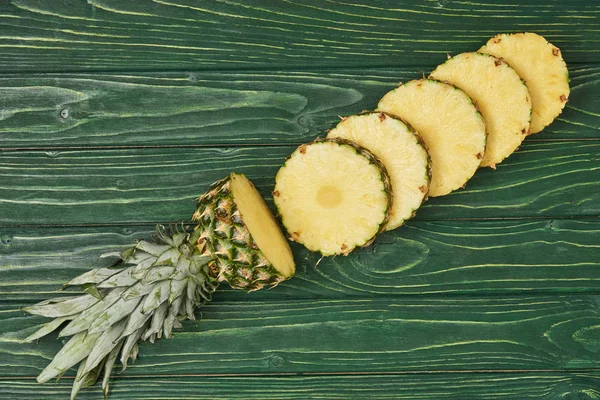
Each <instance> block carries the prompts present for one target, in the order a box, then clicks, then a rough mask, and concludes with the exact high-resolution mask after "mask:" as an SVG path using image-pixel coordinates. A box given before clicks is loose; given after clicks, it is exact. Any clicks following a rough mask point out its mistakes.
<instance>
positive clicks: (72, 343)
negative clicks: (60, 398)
mask: <svg viewBox="0 0 600 400" xmlns="http://www.w3.org/2000/svg"><path fill="white" fill-rule="evenodd" d="M99 337H100V334H91V335H88V334H87V332H80V333H78V334H76V335H75V336H73V337H72V338H71V339H70V340H69V341H68V342H67V343H66V344H65V345H64V346H63V348H62V349H60V351H59V352H58V353H56V355H55V356H54V358H53V359H52V362H50V364H48V366H47V367H46V368H44V370H43V371H42V372H41V373H40V374H39V375H38V377H37V381H38V382H39V383H44V382H47V381H49V380H50V379H52V378H54V377H56V376H59V375H61V374H63V373H64V372H65V371H66V370H68V369H69V368H71V367H72V366H73V365H75V364H77V363H78V362H80V361H81V360H83V359H84V358H86V357H87V356H88V354H90V352H91V351H92V348H93V347H94V344H95V343H96V340H97V339H98V338H99Z"/></svg>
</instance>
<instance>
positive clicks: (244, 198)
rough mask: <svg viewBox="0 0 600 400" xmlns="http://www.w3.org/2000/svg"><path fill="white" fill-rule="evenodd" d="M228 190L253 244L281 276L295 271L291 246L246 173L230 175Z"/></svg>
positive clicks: (286, 275) (290, 274)
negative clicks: (229, 188)
mask: <svg viewBox="0 0 600 400" xmlns="http://www.w3.org/2000/svg"><path fill="white" fill-rule="evenodd" d="M231 193H232V195H233V201H234V202H235V204H236V205H237V209H238V210H239V212H240V216H241V219H242V221H244V223H245V225H246V227H247V228H248V231H249V232H250V235H251V236H252V238H253V239H254V242H255V243H256V246H257V247H258V248H259V249H260V250H261V251H262V252H263V254H264V256H265V258H266V259H267V260H268V261H269V262H270V263H271V264H272V265H273V268H275V270H276V271H278V272H279V273H280V274H281V275H282V276H283V277H285V278H290V277H292V276H293V275H294V273H295V272H296V266H295V264H294V255H293V254H292V249H291V248H290V245H289V243H288V241H287V239H286V238H285V236H284V235H283V232H282V230H281V228H280V227H279V224H278V223H277V221H276V220H275V217H274V216H273V213H272V212H271V210H269V207H268V206H267V203H265V200H264V199H263V198H262V196H261V195H260V193H259V192H258V190H256V188H255V187H254V184H252V182H250V180H249V179H248V178H246V176H245V175H242V174H231Z"/></svg>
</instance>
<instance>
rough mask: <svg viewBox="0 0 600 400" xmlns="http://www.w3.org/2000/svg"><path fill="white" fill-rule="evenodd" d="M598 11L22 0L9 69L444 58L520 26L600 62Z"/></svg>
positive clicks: (8, 47)
mask: <svg viewBox="0 0 600 400" xmlns="http://www.w3.org/2000/svg"><path fill="white" fill-rule="evenodd" d="M599 16H600V8H599V7H598V5H597V4H595V3H590V2H589V1H585V0H573V1H570V2H569V3H568V4H565V3H564V2H562V1H560V0H549V1H546V2H544V3H542V4H541V3H539V2H537V1H535V0H528V1H520V2H518V3H496V2H494V3H489V4H486V3H485V2H476V3H473V2H466V1H448V0H429V1H426V2H422V1H417V0H410V1H409V0H404V1H402V2H400V3H392V4H390V3H388V2H385V1H361V2H338V1H327V2H322V1H319V0H304V1H300V2H297V1H293V2H292V1H283V0H278V1H271V2H268V3H265V2H264V1H261V0H253V1H235V0H232V1H214V2H204V3H203V4H198V3H197V2H196V1H194V0H153V1H150V0H144V1H135V2H122V1H119V0H88V1H85V2H84V1H81V0H63V1H60V2H47V1H45V0H12V1H3V2H2V3H0V27H1V31H2V35H1V36H0V46H1V47H2V50H3V51H2V53H0V54H1V56H0V70H2V71H4V72H14V71H15V64H17V65H18V70H19V71H42V72H50V71H65V70H67V71H81V70H121V71H126V70H140V69H145V70H167V69H183V68H187V69H192V68H194V69H218V70H222V69H239V68H249V67H252V68H274V67H286V68H325V67H331V66H334V67H338V66H373V65H380V66H394V67H396V66H406V65H422V64H431V66H434V65H435V64H436V63H439V61H440V60H441V59H443V57H444V56H445V55H446V53H448V52H450V53H459V52H463V51H474V50H476V49H478V48H479V47H480V46H481V45H482V44H484V43H485V42H486V41H487V40H488V39H489V38H490V37H492V36H494V35H495V34H497V33H503V32H515V31H517V32H519V31H532V32H538V33H540V34H542V35H544V36H546V37H547V38H548V39H549V40H550V41H551V42H553V43H554V44H556V45H557V46H559V47H562V49H563V52H564V54H565V57H566V60H567V62H569V63H570V62H600V53H599V52H598V48H597V41H598V31H597V29H596V27H597V23H598V18H599ZM575 25H576V26H577V29H573V26H575Z"/></svg>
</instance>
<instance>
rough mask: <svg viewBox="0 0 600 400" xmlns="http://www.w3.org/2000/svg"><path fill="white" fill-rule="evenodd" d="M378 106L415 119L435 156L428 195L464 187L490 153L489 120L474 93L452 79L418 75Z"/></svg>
mask: <svg viewBox="0 0 600 400" xmlns="http://www.w3.org/2000/svg"><path fill="white" fill-rule="evenodd" d="M377 108H378V111H383V112H386V113H389V114H392V115H396V116H398V117H400V118H402V119H403V120H405V121H407V122H408V123H409V124H411V125H412V126H413V127H414V128H415V129H416V131H417V132H419V134H420V135H421V137H422V138H423V141H424V142H425V145H426V146H427V149H428V151H429V155H430V156H431V174H432V176H431V186H430V188H429V196H433V197H435V196H443V195H445V194H448V193H450V192H452V191H453V190H456V189H458V188H460V187H464V185H465V184H466V183H467V181H468V180H469V179H470V178H471V176H473V174H474V173H475V171H476V170H477V168H478V167H479V164H480V163H481V160H482V159H483V157H484V153H485V143H486V132H485V123H484V121H483V118H482V117H481V114H480V113H479V111H478V110H477V107H476V106H475V105H474V104H473V101H472V100H471V98H470V97H469V96H468V95H467V94H465V92H463V91H462V90H460V89H458V88H456V87H455V86H452V85H451V84H448V83H445V82H440V81H437V80H433V79H419V80H414V81H410V82H408V83H406V84H405V85H401V86H400V87H398V88H396V89H394V90H392V91H391V92H388V93H387V94H386V95H385V96H384V97H383V98H382V99H381V100H380V101H379V105H378V107H377Z"/></svg>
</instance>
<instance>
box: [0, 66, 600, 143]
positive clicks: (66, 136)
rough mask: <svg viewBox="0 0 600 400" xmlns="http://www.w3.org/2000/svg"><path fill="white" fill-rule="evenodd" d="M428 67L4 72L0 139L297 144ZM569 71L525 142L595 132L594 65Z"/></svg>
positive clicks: (599, 81) (598, 75)
mask: <svg viewBox="0 0 600 400" xmlns="http://www.w3.org/2000/svg"><path fill="white" fill-rule="evenodd" d="M433 66H434V64H432V65H431V66H422V67H415V68H394V69H389V68H378V69H364V70H363V69H361V70H356V69H341V68H338V69H335V70H324V71H318V72H315V71H310V72H309V71H304V72H292V71H276V72H267V71H246V72H234V71H226V72H202V71H196V72H193V73H158V74H157V73H155V74H122V73H121V74H39V75H35V74H24V75H9V76H4V77H2V78H0V146H1V147H3V148H8V147H34V148H48V147H59V146H113V145H118V146H128V145H129V146H139V145H154V146H156V145H158V146H160V145H232V144H235V145H248V144H282V143H294V144H298V143H303V142H306V141H310V140H312V139H313V138H315V137H316V136H318V135H323V134H324V132H325V130H327V129H329V128H332V127H333V126H335V124H337V123H338V122H339V118H338V117H339V116H340V115H351V114H355V113H358V112H361V111H362V110H367V109H373V108H375V107H376V106H377V102H378V101H379V99H380V98H381V97H382V96H383V95H384V94H385V93H386V92H387V91H389V90H391V89H393V88H394V87H395V86H396V85H397V84H398V82H399V81H407V80H410V79H415V78H418V77H420V76H422V74H423V73H424V72H429V71H430V70H431V68H433ZM571 79H572V80H571V86H572V92H571V96H570V99H569V103H568V105H567V108H566V110H565V112H564V113H563V114H562V115H561V116H560V117H559V120H557V121H555V123H553V124H552V125H551V126H550V127H548V128H547V129H546V130H545V131H544V132H543V133H541V134H538V135H535V136H532V137H531V138H529V140H531V141H536V140H553V139H578V138H595V139H600V131H599V130H600V114H598V110H599V109H600V99H599V98H598V96H596V95H595V93H596V91H595V88H597V87H600V67H598V66H597V65H586V64H579V65H576V66H571Z"/></svg>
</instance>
